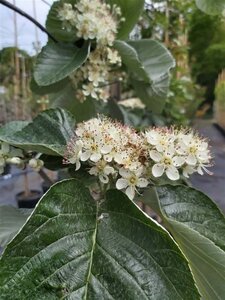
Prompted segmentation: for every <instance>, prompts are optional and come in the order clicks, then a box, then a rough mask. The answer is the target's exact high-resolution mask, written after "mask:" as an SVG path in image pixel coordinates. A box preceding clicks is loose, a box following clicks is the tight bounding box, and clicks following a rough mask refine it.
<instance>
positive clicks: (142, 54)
mask: <svg viewBox="0 0 225 300" xmlns="http://www.w3.org/2000/svg"><path fill="white" fill-rule="evenodd" d="M115 48H116V49H117V50H118V51H119V54H120V55H121V57H122V61H123V63H124V64H125V65H126V66H127V68H128V70H129V71H130V72H132V73H133V74H134V75H136V76H135V77H137V79H139V80H143V81H145V82H152V81H155V80H158V79H159V78H160V77H162V76H164V75H165V74H168V73H169V71H170V69H171V68H173V67H174V66H175V61H174V59H173V57H172V55H171V54H170V52H169V51H168V50H167V49H166V47H165V46H164V45H162V44H161V43H159V42H157V41H155V40H151V39H143V40H137V41H126V42H124V41H118V40H117V41H116V42H115Z"/></svg>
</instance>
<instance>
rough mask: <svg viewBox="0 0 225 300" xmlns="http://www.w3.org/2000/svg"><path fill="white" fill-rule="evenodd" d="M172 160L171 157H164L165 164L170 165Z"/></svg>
mask: <svg viewBox="0 0 225 300" xmlns="http://www.w3.org/2000/svg"><path fill="white" fill-rule="evenodd" d="M171 162H172V161H171V159H170V158H169V157H166V158H165V159H164V164H165V165H167V166H168V165H171Z"/></svg>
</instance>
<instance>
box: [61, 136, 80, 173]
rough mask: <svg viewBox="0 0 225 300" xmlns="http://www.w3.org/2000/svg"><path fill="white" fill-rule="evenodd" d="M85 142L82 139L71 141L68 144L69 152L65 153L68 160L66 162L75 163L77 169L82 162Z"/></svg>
mask: <svg viewBox="0 0 225 300" xmlns="http://www.w3.org/2000/svg"><path fill="white" fill-rule="evenodd" d="M82 147H83V143H82V141H81V140H76V141H75V142H73V141H72V142H70V143H69V144H68V146H67V153H66V154H65V156H66V160H65V161H64V163H69V164H75V165H76V169H75V170H76V171H77V170H79V169H80V167H81V163H80V158H81V154H82Z"/></svg>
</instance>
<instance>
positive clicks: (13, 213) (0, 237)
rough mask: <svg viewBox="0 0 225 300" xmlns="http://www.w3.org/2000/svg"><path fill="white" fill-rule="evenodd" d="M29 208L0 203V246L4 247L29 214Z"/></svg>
mask: <svg viewBox="0 0 225 300" xmlns="http://www.w3.org/2000/svg"><path fill="white" fill-rule="evenodd" d="M31 212H32V210H31V209H18V208H16V207H13V206H6V205H2V206H1V205H0V247H1V248H4V247H5V246H6V245H7V243H8V242H9V241H10V240H11V239H12V238H13V237H14V236H15V235H16V233H17V232H18V230H19V229H20V228H21V227H22V226H23V224H24V223H25V222H26V220H27V218H28V217H29V215H30V214H31Z"/></svg>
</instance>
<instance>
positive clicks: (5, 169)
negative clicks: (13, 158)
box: [1, 164, 11, 176]
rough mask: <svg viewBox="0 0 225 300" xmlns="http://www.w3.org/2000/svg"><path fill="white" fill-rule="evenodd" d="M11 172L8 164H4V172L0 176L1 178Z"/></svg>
mask: <svg viewBox="0 0 225 300" xmlns="http://www.w3.org/2000/svg"><path fill="white" fill-rule="evenodd" d="M10 172H11V166H10V164H6V165H5V167H4V172H3V173H2V174H1V175H2V176H5V175H8V174H10Z"/></svg>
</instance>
